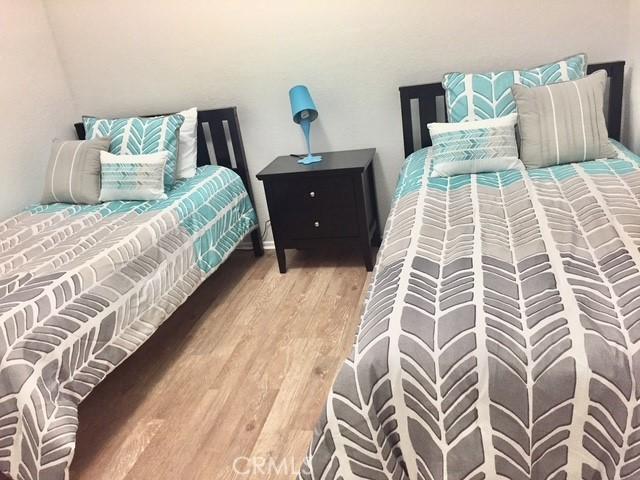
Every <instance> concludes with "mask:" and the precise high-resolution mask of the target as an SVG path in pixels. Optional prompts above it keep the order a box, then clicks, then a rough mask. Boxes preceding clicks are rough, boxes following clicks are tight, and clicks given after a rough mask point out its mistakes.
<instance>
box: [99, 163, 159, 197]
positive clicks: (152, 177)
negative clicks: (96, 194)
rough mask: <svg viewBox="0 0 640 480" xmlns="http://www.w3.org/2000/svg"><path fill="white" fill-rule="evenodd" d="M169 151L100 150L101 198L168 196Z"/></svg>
mask: <svg viewBox="0 0 640 480" xmlns="http://www.w3.org/2000/svg"><path fill="white" fill-rule="evenodd" d="M168 158H169V152H167V151H161V152H155V153H150V154H146V155H114V154H112V153H109V152H101V153H100V164H101V167H102V175H101V176H102V190H101V191H100V200H101V201H103V202H108V201H111V200H164V199H165V198H167V195H166V194H165V193H164V183H163V176H164V170H165V165H166V163H167V160H168Z"/></svg>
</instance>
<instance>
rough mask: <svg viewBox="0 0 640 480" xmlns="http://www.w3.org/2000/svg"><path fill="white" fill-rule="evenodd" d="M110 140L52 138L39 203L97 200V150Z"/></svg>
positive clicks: (98, 182) (89, 202)
mask: <svg viewBox="0 0 640 480" xmlns="http://www.w3.org/2000/svg"><path fill="white" fill-rule="evenodd" d="M110 143H111V139H110V138H109V137H101V138H94V139H93V140H54V141H53V145H52V147H51V158H50V159H49V166H48V167H47V174H46V179H45V184H44V192H43V194H42V203H45V204H46V203H56V202H60V203H81V204H95V203H99V202H100V152H103V151H107V150H108V149H109V144H110Z"/></svg>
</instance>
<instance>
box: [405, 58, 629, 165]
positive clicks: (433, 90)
mask: <svg viewBox="0 0 640 480" xmlns="http://www.w3.org/2000/svg"><path fill="white" fill-rule="evenodd" d="M624 65H625V62H624V61H618V62H608V63H596V64H593V65H589V66H588V68H587V73H593V72H595V71H596V70H606V71H607V74H608V76H609V99H608V103H607V106H608V109H607V119H606V120H607V129H608V130H609V137H611V138H614V139H616V140H620V133H621V124H622V95H623V88H624ZM444 95H445V91H444V88H442V84H441V83H427V84H424V85H410V86H407V87H400V112H401V115H402V137H403V143H404V154H405V156H409V155H410V154H411V153H413V152H414V151H415V150H416V149H420V148H424V147H428V146H431V136H430V135H429V129H428V128H427V124H428V123H431V122H438V121H440V122H444V121H446V118H438V113H437V102H438V98H439V97H444ZM412 100H417V101H418V112H419V121H420V125H417V127H418V128H417V129H416V130H417V131H419V132H420V138H419V144H418V145H416V144H415V139H414V134H413V133H414V127H416V126H415V125H414V124H413V119H412V116H411V101H412ZM445 116H446V108H445Z"/></svg>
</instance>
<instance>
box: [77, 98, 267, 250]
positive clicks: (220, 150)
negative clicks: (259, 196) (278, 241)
mask: <svg viewBox="0 0 640 480" xmlns="http://www.w3.org/2000/svg"><path fill="white" fill-rule="evenodd" d="M149 116H151V115H149ZM74 126H75V128H76V133H77V135H78V138H79V139H81V140H84V138H85V135H86V132H85V130H84V124H82V123H75V124H74ZM207 136H208V137H209V138H210V139H211V144H212V145H213V151H212V152H210V151H209V146H208V138H207ZM229 146H231V149H230V148H229ZM234 160H235V162H234ZM234 163H235V165H234ZM212 164H213V165H220V166H222V167H226V168H230V169H231V170H233V171H234V172H236V173H237V174H238V175H239V176H240V178H241V179H242V181H243V182H244V186H245V188H246V189H247V193H248V194H249V198H251V202H252V203H253V205H254V208H255V201H254V199H253V190H252V189H251V177H250V176H249V169H248V168H247V157H246V154H245V152H244V144H243V143H242V135H241V133H240V122H239V121H238V112H237V109H236V107H228V108H217V109H215V110H198V166H199V167H201V166H204V165H212ZM251 242H252V243H253V251H254V253H255V254H256V255H257V256H260V255H262V253H263V248H262V238H261V236H260V231H259V230H254V231H253V232H251Z"/></svg>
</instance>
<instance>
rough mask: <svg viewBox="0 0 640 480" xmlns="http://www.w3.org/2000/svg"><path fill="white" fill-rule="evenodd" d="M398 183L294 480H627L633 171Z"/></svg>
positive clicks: (613, 165) (635, 238)
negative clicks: (343, 353) (351, 334)
mask: <svg viewBox="0 0 640 480" xmlns="http://www.w3.org/2000/svg"><path fill="white" fill-rule="evenodd" d="M615 146H616V149H617V151H618V154H619V158H617V159H611V160H598V161H591V162H584V163H577V164H567V165H561V166H553V167H549V168H542V169H536V170H528V171H523V172H520V171H506V172H500V173H489V174H478V175H461V176H455V177H450V178H433V179H432V178H428V172H429V169H430V155H431V153H430V150H428V149H427V150H421V151H417V152H416V153H414V154H412V155H411V156H410V157H409V158H408V159H407V161H406V163H405V166H404V169H403V172H402V175H401V177H400V180H399V183H398V187H397V192H396V198H395V200H394V203H393V207H392V211H391V215H390V218H389V220H388V222H387V230H386V232H385V236H384V242H383V246H382V249H381V251H380V254H379V257H378V263H377V266H376V268H375V271H374V275H373V280H372V284H371V287H370V291H369V294H368V297H367V300H366V305H365V310H364V314H363V318H362V321H361V324H360V326H359V329H358V332H357V338H356V341H355V345H354V348H353V351H352V352H351V354H350V356H349V358H348V359H347V360H346V361H345V362H344V364H343V366H342V368H341V370H340V371H339V373H338V375H337V378H336V379H335V383H334V385H333V387H332V390H331V392H330V394H329V398H328V400H327V403H326V408H325V409H324V412H323V414H322V415H321V418H320V420H319V422H318V424H317V427H316V429H315V433H314V438H313V441H312V444H311V446H310V449H309V455H308V458H307V459H306V460H305V462H304V464H303V465H302V468H301V472H300V474H299V478H301V479H311V478H313V479H321V478H322V479H335V478H344V479H352V478H366V479H380V480H382V479H395V480H397V479H411V480H414V479H415V480H417V479H434V480H441V479H447V480H461V479H467V480H478V479H490V480H494V479H498V478H507V479H518V480H520V479H521V480H525V479H535V480H541V479H554V480H559V479H571V480H575V479H583V480H596V479H611V480H613V479H616V480H617V479H625V480H626V479H638V478H640V402H639V398H640V354H639V353H638V352H639V349H640V273H639V269H640V252H639V250H638V247H639V246H640V158H639V157H637V156H635V155H633V154H632V153H631V152H629V151H628V150H627V149H625V148H624V147H623V146H622V145H620V144H619V143H615Z"/></svg>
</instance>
